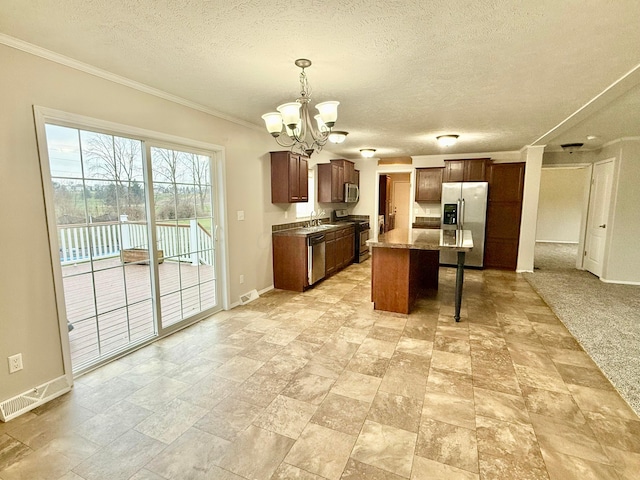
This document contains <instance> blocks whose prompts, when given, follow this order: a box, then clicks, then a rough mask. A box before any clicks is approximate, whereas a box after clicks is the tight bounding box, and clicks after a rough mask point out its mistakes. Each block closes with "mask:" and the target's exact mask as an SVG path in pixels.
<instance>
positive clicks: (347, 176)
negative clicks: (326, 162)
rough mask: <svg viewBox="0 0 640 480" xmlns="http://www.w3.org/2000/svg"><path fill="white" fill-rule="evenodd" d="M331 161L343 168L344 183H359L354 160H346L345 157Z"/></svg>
mask: <svg viewBox="0 0 640 480" xmlns="http://www.w3.org/2000/svg"><path fill="white" fill-rule="evenodd" d="M331 163H332V164H334V165H338V167H339V168H340V169H342V172H343V178H342V182H343V183H357V182H356V170H355V164H354V163H353V162H350V161H349V160H344V159H335V160H331Z"/></svg>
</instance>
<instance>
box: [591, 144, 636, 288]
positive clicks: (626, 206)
mask: <svg viewBox="0 0 640 480" xmlns="http://www.w3.org/2000/svg"><path fill="white" fill-rule="evenodd" d="M607 158H615V159H616V165H615V170H614V180H613V195H612V200H611V203H612V205H611V212H610V215H609V222H608V227H607V230H608V231H607V248H606V251H605V260H604V266H603V271H602V277H601V279H602V280H603V281H606V282H616V283H632V284H636V285H640V248H638V239H639V238H640V213H638V206H639V205H640V188H639V187H638V180H639V179H640V138H634V139H622V140H619V141H616V142H614V143H613V144H612V145H610V146H607V147H605V148H604V149H603V150H602V152H601V153H600V154H599V158H598V160H605V159H607Z"/></svg>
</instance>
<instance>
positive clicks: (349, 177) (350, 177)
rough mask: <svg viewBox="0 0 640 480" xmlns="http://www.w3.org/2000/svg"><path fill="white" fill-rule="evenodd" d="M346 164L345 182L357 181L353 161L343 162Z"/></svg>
mask: <svg viewBox="0 0 640 480" xmlns="http://www.w3.org/2000/svg"><path fill="white" fill-rule="evenodd" d="M343 165H344V183H356V181H355V176H356V175H355V168H354V165H353V163H351V162H343Z"/></svg>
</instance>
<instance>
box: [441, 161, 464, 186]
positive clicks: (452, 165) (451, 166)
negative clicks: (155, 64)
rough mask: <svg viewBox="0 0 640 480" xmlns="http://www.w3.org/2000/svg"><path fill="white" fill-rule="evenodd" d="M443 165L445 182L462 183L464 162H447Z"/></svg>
mask: <svg viewBox="0 0 640 480" xmlns="http://www.w3.org/2000/svg"><path fill="white" fill-rule="evenodd" d="M444 165H445V167H444V169H445V170H444V181H445V182H464V160H447V161H446V162H444Z"/></svg>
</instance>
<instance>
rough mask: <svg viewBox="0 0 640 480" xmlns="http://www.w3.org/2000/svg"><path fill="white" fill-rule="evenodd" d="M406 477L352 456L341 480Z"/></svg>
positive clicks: (377, 479) (390, 479) (397, 478)
mask: <svg viewBox="0 0 640 480" xmlns="http://www.w3.org/2000/svg"><path fill="white" fill-rule="evenodd" d="M404 478H405V477H401V476H400V475H396V474H395V473H391V472H387V471H386V470H382V469H380V468H377V467H374V466H373V465H368V464H366V463H362V462H359V461H357V460H354V459H353V458H350V459H349V461H348V462H347V466H346V467H345V468H344V472H343V473H342V477H340V480H403V479H404Z"/></svg>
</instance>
